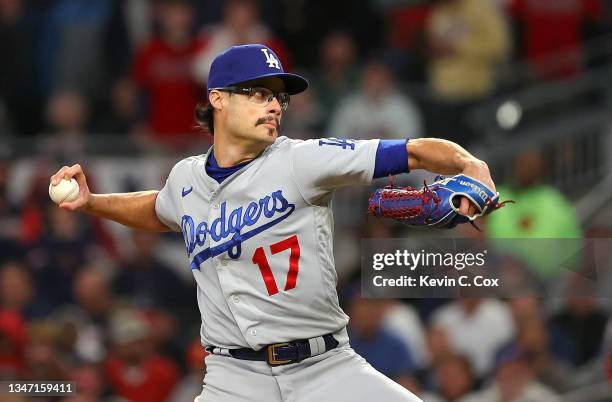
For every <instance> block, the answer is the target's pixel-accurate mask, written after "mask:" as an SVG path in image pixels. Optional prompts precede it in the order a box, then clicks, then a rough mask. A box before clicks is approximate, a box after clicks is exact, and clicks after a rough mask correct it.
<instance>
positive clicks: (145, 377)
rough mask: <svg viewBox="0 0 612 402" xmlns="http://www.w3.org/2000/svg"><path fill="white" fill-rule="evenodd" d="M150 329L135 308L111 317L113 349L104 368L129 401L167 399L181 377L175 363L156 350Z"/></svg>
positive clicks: (142, 401) (161, 401)
mask: <svg viewBox="0 0 612 402" xmlns="http://www.w3.org/2000/svg"><path fill="white" fill-rule="evenodd" d="M151 330H152V328H151V327H150V326H149V324H148V323H147V321H146V320H145V319H144V317H143V316H142V315H141V314H139V312H138V311H135V310H121V311H118V312H117V313H115V314H114V315H113V317H112V319H111V325H110V332H111V341H112V347H113V350H112V352H111V354H110V355H109V357H108V359H107V360H106V363H105V372H106V376H107V378H108V383H109V385H110V387H111V389H112V390H113V391H114V392H115V393H116V394H118V395H120V396H122V397H124V398H126V399H127V400H129V401H130V402H165V401H166V400H167V399H168V397H169V396H170V393H171V392H172V390H173V389H174V387H175V385H176V384H177V383H178V380H179V373H178V368H177V367H176V365H175V364H174V363H173V362H172V361H170V360H168V359H165V358H163V357H161V356H158V355H157V354H156V352H155V350H154V348H153V345H152V342H151V341H150V336H151Z"/></svg>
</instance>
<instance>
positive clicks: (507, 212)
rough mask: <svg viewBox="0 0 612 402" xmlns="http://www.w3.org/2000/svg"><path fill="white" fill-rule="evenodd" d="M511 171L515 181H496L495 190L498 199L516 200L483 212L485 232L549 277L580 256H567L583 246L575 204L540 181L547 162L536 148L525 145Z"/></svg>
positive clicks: (499, 245)
mask: <svg viewBox="0 0 612 402" xmlns="http://www.w3.org/2000/svg"><path fill="white" fill-rule="evenodd" d="M513 171H514V172H515V177H514V179H513V182H512V183H507V184H504V185H501V186H499V187H498V191H499V193H500V194H501V199H509V200H514V201H515V204H513V205H511V206H510V207H508V208H502V209H500V210H499V211H497V212H495V213H494V214H491V215H490V216H489V217H487V220H486V229H487V235H488V237H489V238H491V239H495V238H499V239H500V240H499V241H494V244H495V246H496V247H498V248H500V249H501V250H504V251H506V252H508V253H510V254H512V255H514V256H516V257H517V258H520V259H522V260H524V261H525V262H526V263H528V264H529V265H530V266H531V267H532V268H533V269H535V270H536V272H537V273H538V274H539V275H540V276H542V277H551V276H553V275H556V274H557V273H559V271H560V270H562V271H563V272H566V268H567V267H562V266H560V265H561V263H564V265H568V264H570V265H571V264H574V263H578V262H579V261H578V259H576V260H575V261H574V260H573V259H571V258H570V257H571V256H572V255H574V254H576V255H577V254H578V252H579V250H580V249H581V248H582V241H581V240H579V239H580V238H581V237H582V229H581V228H580V222H579V220H578V216H577V214H576V211H575V210H574V207H573V206H572V204H571V202H570V201H569V200H568V199H567V197H565V195H563V194H562V193H561V192H560V191H559V190H558V189H556V188H555V187H553V186H550V185H547V184H543V183H542V182H543V178H544V177H545V161H544V158H543V156H542V154H541V153H540V152H539V151H538V150H535V149H527V150H525V151H524V152H522V153H521V154H519V155H518V156H517V157H516V159H515V161H514V169H513ZM507 238H514V239H534V238H540V239H559V238H565V239H567V240H560V241H553V240H540V241H538V242H534V241H532V240H523V241H520V240H514V241H507V240H505V239H507ZM501 239H504V240H501ZM572 239H578V240H572ZM560 258H561V259H560ZM567 259H569V260H567Z"/></svg>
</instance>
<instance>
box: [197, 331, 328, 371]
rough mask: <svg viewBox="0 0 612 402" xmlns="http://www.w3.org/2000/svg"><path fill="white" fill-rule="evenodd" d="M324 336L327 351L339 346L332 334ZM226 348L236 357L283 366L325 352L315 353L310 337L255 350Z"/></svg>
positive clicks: (208, 349) (210, 351)
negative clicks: (311, 347) (311, 346)
mask: <svg viewBox="0 0 612 402" xmlns="http://www.w3.org/2000/svg"><path fill="white" fill-rule="evenodd" d="M322 338H323V341H324V342H325V352H327V351H329V350H332V349H334V348H335V347H336V346H338V341H337V340H336V339H335V338H334V337H333V335H332V334H327V335H323V336H322ZM313 339H314V338H313ZM215 349H218V348H216V347H214V346H208V347H206V351H208V352H209V353H215ZM225 350H227V351H228V352H229V354H230V355H231V356H232V357H234V358H236V359H240V360H252V361H265V362H267V363H268V364H269V365H270V366H283V365H285V364H291V363H297V362H300V361H302V360H304V359H307V358H309V357H311V356H316V355H318V354H322V353H324V352H323V351H319V352H320V353H316V354H314V353H313V352H312V351H311V350H310V341H309V340H308V339H301V340H297V341H291V342H283V343H273V344H272V345H267V346H264V347H263V348H261V349H260V350H253V349H249V348H240V349H225Z"/></svg>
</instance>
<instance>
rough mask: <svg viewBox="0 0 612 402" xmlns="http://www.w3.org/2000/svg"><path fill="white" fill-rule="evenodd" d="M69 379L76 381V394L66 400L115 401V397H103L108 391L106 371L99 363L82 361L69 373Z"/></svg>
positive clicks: (76, 401)
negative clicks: (104, 371)
mask: <svg viewBox="0 0 612 402" xmlns="http://www.w3.org/2000/svg"><path fill="white" fill-rule="evenodd" d="M68 380H69V381H74V382H76V384H77V387H76V395H74V396H72V397H69V398H67V399H66V400H65V402H112V401H113V399H110V398H109V399H103V395H104V394H105V391H106V388H105V386H106V382H105V379H104V373H103V371H102V368H101V367H100V365H99V364H96V363H81V364H78V365H75V366H74V367H72V368H71V369H70V371H69V373H68ZM62 402H64V401H62ZM116 402H119V401H116Z"/></svg>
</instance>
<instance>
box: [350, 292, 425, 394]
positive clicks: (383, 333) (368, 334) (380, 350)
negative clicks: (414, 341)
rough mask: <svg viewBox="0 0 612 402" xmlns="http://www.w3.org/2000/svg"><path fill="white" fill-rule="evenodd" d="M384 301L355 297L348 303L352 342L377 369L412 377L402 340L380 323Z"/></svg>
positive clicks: (399, 377)
mask: <svg viewBox="0 0 612 402" xmlns="http://www.w3.org/2000/svg"><path fill="white" fill-rule="evenodd" d="M385 309H386V302H385V301H384V300H377V299H362V298H360V297H356V296H355V297H354V298H353V299H352V301H351V302H350V303H349V306H348V314H349V315H350V317H351V320H350V321H349V334H350V337H351V346H352V347H353V349H355V351H356V352H357V353H358V354H360V355H361V356H363V358H365V359H366V360H367V362H368V363H370V364H371V365H372V366H373V367H374V368H375V369H376V370H378V371H380V372H381V373H383V374H384V375H386V376H387V377H389V378H391V379H393V380H395V381H398V382H399V381H402V379H403V377H409V378H411V375H412V372H413V371H414V369H415V367H414V363H413V361H412V357H411V356H410V351H409V350H408V349H407V348H406V346H405V345H404V343H403V342H402V341H401V340H400V339H399V338H397V337H396V336H395V335H393V334H391V333H390V332H389V331H388V330H386V329H385V328H384V327H383V326H382V320H383V317H384V311H385Z"/></svg>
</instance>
